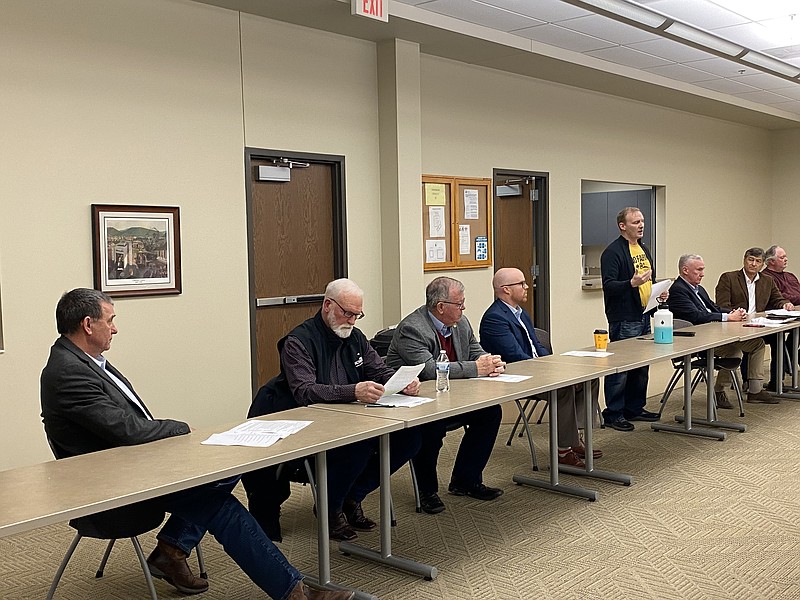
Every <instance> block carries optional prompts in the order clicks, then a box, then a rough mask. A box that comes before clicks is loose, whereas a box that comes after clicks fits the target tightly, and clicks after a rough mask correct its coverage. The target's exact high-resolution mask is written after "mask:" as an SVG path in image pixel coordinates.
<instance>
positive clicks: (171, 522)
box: [154, 477, 303, 600]
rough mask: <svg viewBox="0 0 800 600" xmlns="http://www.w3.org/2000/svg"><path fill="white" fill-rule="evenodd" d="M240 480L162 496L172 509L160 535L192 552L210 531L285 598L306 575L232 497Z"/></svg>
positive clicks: (263, 583)
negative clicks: (295, 566)
mask: <svg viewBox="0 0 800 600" xmlns="http://www.w3.org/2000/svg"><path fill="white" fill-rule="evenodd" d="M238 481H239V478H238V477H236V478H233V479H226V480H224V481H218V482H215V483H209V484H207V485H201V486H199V487H196V488H192V489H189V490H183V491H180V492H175V493H173V494H169V495H167V496H163V497H162V498H157V499H156V500H155V501H154V502H157V503H158V504H159V505H161V506H163V508H164V510H165V511H167V512H169V513H171V515H170V518H169V519H167V522H166V523H165V524H164V527H162V528H161V531H160V532H159V534H158V539H159V540H161V541H164V542H166V543H168V544H171V545H173V546H177V547H178V548H180V549H181V550H183V551H184V552H186V553H187V554H189V553H190V552H191V551H192V549H193V548H194V547H195V546H197V544H198V543H199V542H200V539H201V538H202V537H203V535H204V534H205V532H206V530H207V531H210V532H211V534H212V535H213V536H214V537H215V538H216V539H217V541H218V542H219V543H220V544H222V547H223V548H224V549H225V552H227V553H228V555H229V556H230V557H231V558H232V559H233V560H234V561H235V562H236V564H237V565H239V567H241V569H242V571H244V572H245V574H246V575H247V576H248V577H250V579H252V580H253V583H255V584H256V585H257V586H258V587H260V588H261V589H262V590H264V591H265V592H266V593H267V594H269V596H270V597H271V598H274V599H275V600H284V599H285V598H287V597H288V596H289V594H290V593H291V591H292V590H293V589H294V587H295V586H296V585H297V583H298V582H299V581H301V580H302V579H303V576H302V575H301V574H300V572H299V571H298V570H297V569H295V568H294V567H293V566H292V565H290V564H289V562H288V561H287V560H286V557H285V556H284V555H283V554H282V553H281V551H280V550H278V548H277V547H276V546H275V544H273V543H272V540H270V539H269V538H268V537H267V535H266V534H265V533H264V531H263V530H262V529H261V527H260V526H259V524H258V523H257V522H256V520H255V519H254V518H253V516H252V515H251V514H250V513H249V512H247V510H246V509H245V508H244V506H242V505H241V503H240V502H239V501H238V500H237V499H236V498H234V497H233V495H232V494H231V490H232V489H233V488H234V487H235V486H236V483H237V482H238Z"/></svg>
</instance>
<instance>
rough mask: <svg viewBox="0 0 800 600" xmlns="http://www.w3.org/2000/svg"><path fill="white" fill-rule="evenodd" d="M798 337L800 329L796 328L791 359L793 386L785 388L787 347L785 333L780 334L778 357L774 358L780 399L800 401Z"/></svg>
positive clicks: (793, 333)
mask: <svg viewBox="0 0 800 600" xmlns="http://www.w3.org/2000/svg"><path fill="white" fill-rule="evenodd" d="M798 336H800V329H798V328H797V327H795V328H794V329H792V341H791V348H792V352H791V357H792V386H791V387H790V388H788V389H787V388H784V386H783V349H784V347H785V340H784V337H783V333H779V334H778V356H777V357H774V358H773V360H775V361H776V362H777V367H776V369H775V373H776V375H777V377H778V380H777V381H776V382H775V393H776V394H777V396H778V397H780V398H788V399H790V400H797V399H800V394H798V392H800V389H798V387H797V345H798Z"/></svg>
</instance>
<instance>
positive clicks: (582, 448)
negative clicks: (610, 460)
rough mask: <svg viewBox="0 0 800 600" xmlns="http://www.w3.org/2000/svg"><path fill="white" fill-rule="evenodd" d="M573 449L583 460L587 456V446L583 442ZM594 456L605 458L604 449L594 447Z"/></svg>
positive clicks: (595, 457)
mask: <svg viewBox="0 0 800 600" xmlns="http://www.w3.org/2000/svg"><path fill="white" fill-rule="evenodd" d="M572 451H573V452H574V453H575V454H577V455H578V458H580V459H581V460H583V459H585V458H586V446H584V445H583V444H581V445H580V446H573V447H572ZM592 458H594V459H598V458H603V451H602V450H598V449H597V448H592Z"/></svg>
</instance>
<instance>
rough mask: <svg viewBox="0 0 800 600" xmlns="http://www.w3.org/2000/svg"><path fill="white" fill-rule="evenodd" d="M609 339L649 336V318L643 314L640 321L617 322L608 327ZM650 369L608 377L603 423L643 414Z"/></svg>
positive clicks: (614, 340)
mask: <svg viewBox="0 0 800 600" xmlns="http://www.w3.org/2000/svg"><path fill="white" fill-rule="evenodd" d="M608 333H609V338H610V340H611V341H612V342H616V341H618V340H626V339H629V338H634V337H638V336H640V335H647V334H648V333H650V317H649V316H648V315H643V316H642V320H641V321H615V322H612V323H609V324H608ZM649 379H650V368H649V367H639V368H638V369H631V370H630V371H625V372H624V373H615V374H614V375H606V378H605V387H604V389H605V396H606V408H605V410H603V420H604V421H606V422H607V423H613V422H614V421H617V420H618V419H620V418H625V419H629V418H630V417H635V416H637V415H640V414H642V411H643V410H644V405H645V404H646V403H647V382H648V381H649Z"/></svg>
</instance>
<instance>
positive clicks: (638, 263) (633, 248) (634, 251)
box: [628, 244, 653, 308]
mask: <svg viewBox="0 0 800 600" xmlns="http://www.w3.org/2000/svg"><path fill="white" fill-rule="evenodd" d="M628 249H629V250H630V252H631V259H633V270H634V271H636V274H637V275H639V274H641V273H645V272H647V271H649V270H650V269H651V267H650V261H649V260H647V255H646V254H645V253H644V248H642V247H641V246H640V245H639V244H628ZM652 289H653V281H652V280H650V281H645V282H644V283H643V284H642V285H640V286H639V300H640V301H641V303H642V308H644V307H645V306H647V301H648V300H649V299H650V292H651V291H652Z"/></svg>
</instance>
